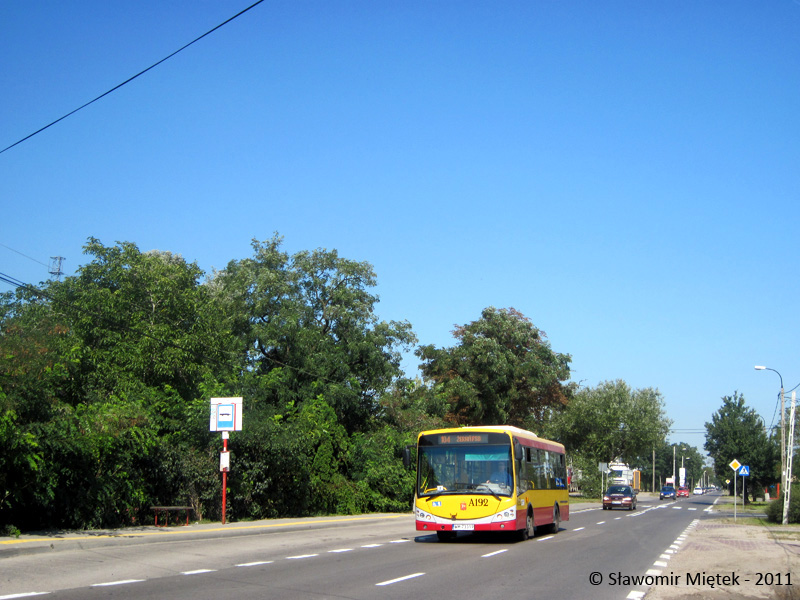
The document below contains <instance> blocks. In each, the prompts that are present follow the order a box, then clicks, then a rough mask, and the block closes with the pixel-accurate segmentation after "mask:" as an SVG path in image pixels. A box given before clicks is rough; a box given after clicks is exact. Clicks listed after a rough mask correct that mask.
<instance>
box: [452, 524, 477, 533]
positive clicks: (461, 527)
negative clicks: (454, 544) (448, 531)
mask: <svg viewBox="0 0 800 600" xmlns="http://www.w3.org/2000/svg"><path fill="white" fill-rule="evenodd" d="M473 529H475V525H473V524H472V523H456V524H455V525H453V531H472V530H473Z"/></svg>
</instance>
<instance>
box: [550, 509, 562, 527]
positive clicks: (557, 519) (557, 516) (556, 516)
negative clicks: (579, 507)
mask: <svg viewBox="0 0 800 600" xmlns="http://www.w3.org/2000/svg"><path fill="white" fill-rule="evenodd" d="M560 527H561V512H560V511H559V510H558V506H554V507H553V523H552V524H551V525H550V533H558V530H559V528H560Z"/></svg>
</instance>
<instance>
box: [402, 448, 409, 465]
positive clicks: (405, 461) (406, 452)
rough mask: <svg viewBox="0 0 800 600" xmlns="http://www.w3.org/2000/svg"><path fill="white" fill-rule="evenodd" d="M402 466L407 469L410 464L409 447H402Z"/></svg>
mask: <svg viewBox="0 0 800 600" xmlns="http://www.w3.org/2000/svg"><path fill="white" fill-rule="evenodd" d="M403 466H404V467H405V468H406V469H407V468H409V467H410V466H411V448H409V447H408V446H406V447H405V448H403Z"/></svg>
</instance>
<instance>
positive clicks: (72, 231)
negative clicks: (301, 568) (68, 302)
mask: <svg viewBox="0 0 800 600" xmlns="http://www.w3.org/2000/svg"><path fill="white" fill-rule="evenodd" d="M249 4H251V2H250V1H248V0H245V1H242V2H240V1H233V0H229V1H227V0H226V1H213V2H212V1H210V0H198V1H194V2H189V1H178V0H176V1H172V2H155V1H149V0H137V1H135V2H133V1H127V0H120V1H114V2H99V1H83V2H60V1H55V0H50V1H41V0H25V1H23V0H8V1H6V2H3V3H2V4H0V56H2V57H3V60H2V63H3V67H2V69H0V90H2V93H0V148H4V147H6V146H8V145H10V144H13V143H14V142H16V141H17V140H18V139H20V138H22V137H24V136H26V135H28V134H30V133H32V132H33V131H35V130H37V129H38V128H40V127H42V126H44V125H46V124H47V123H49V122H51V121H53V120H55V119H57V118H59V117H61V116H62V115H64V114H65V113H67V112H69V111H71V110H73V109H75V108H77V107H78V106H80V105H82V104H83V103H85V102H87V101H89V100H91V99H92V98H94V97H96V96H98V95H99V94H101V93H103V92H105V91H107V90H108V89H110V88H112V87H114V86H115V85H117V84H119V83H121V82H122V81H124V80H125V79H127V78H128V77H130V76H132V75H134V74H136V73H138V72H139V71H141V70H142V69H144V68H146V67H148V66H150V65H151V64H153V63H155V62H156V61H158V60H160V59H162V58H164V57H165V56H167V55H168V54H170V53H171V52H173V51H175V50H177V49H178V48H180V47H181V46H183V45H184V44H186V43H188V42H189V41H191V40H192V39H194V38H196V37H197V36H199V35H201V34H203V33H205V32H206V31H208V30H209V29H211V28H212V27H214V26H216V25H218V24H219V23H221V22H222V21H224V20H226V19H227V18H229V17H231V16H233V15H234V14H236V13H237V12H239V11H240V10H242V9H243V8H245V7H247V6H248V5H249ZM799 179H800V3H799V2H796V1H788V0H783V1H779V0H774V1H772V2H768V3H759V2H752V1H751V0H747V1H724V2H723V1H718V2H670V3H661V4H660V5H654V3H642V2H634V1H629V2H616V1H610V2H594V1H592V2H549V1H548V2H540V1H534V0H530V1H525V2H500V3H498V2H488V1H487V2H445V1H428V2H414V1H407V0H404V1H402V2H392V1H388V2H373V1H334V2H330V1H314V2H308V1H299V2H288V1H269V2H264V3H262V4H261V5H259V6H258V7H256V8H254V9H253V10H251V11H250V12H248V13H246V14H245V15H243V16H241V17H240V18H238V19H236V20H234V21H233V22H231V23H229V24H228V25H226V26H225V27H223V28H221V29H219V30H218V31H216V32H215V33H213V34H211V35H210V36H208V37H206V38H204V39H203V40H201V41H199V42H198V43H196V44H194V45H193V46H191V47H190V48H188V49H187V50H185V51H183V52H182V53H180V54H178V55H177V56H175V57H174V58H172V59H170V60H169V61H167V62H165V63H163V64H161V65H160V66H159V67H157V68H155V69H154V70H152V71H150V72H148V73H147V74H145V75H143V76H142V77H140V78H138V79H136V80H135V81H133V82H131V83H130V84H128V85H126V86H125V87H123V88H121V89H119V90H117V91H116V92H114V93H112V94H110V95H108V96H106V97H105V98H103V99H102V100H100V101H98V102H96V103H95V104H93V105H91V106H90V107H88V108H86V109H84V110H82V111H80V112H78V113H76V114H75V115H73V116H71V117H70V118H68V119H66V120H64V121H62V122H61V123H59V124H57V125H55V126H53V127H51V128H50V129H48V130H46V131H44V132H43V133H41V134H39V135H37V136H35V137H33V138H31V139H29V140H27V141H26V142H24V143H22V144H20V145H18V146H16V147H14V148H12V149H11V150H8V151H6V152H4V153H2V154H0V202H2V213H0V214H2V218H1V219H0V244H3V245H2V246H0V272H2V273H5V274H7V275H11V276H13V277H16V278H18V279H21V280H23V281H26V282H30V283H37V282H39V281H42V280H44V279H46V278H47V277H48V273H47V268H46V267H45V266H43V264H40V263H45V264H46V263H48V262H49V257H50V256H56V255H60V256H64V257H65V258H66V262H65V263H64V268H65V272H66V273H67V274H71V273H73V272H74V271H75V269H76V268H77V267H78V266H79V265H81V264H84V263H85V262H86V260H87V257H85V256H84V255H83V254H82V246H83V245H84V243H85V242H86V239H87V238H88V237H89V236H94V237H97V238H99V239H100V240H101V241H102V242H103V243H104V244H106V245H112V244H114V243H115V242H116V241H131V242H134V243H136V244H137V245H138V246H139V248H140V249H141V250H142V251H147V250H151V249H160V250H170V251H172V252H174V253H180V254H182V255H183V256H184V257H185V258H186V259H187V260H190V261H196V262H197V263H198V264H199V266H200V267H201V268H203V269H204V270H206V271H210V270H211V269H212V268H217V269H220V268H224V267H225V265H226V264H227V263H228V261H230V260H233V259H242V258H246V257H248V256H250V255H251V247H250V241H251V239H252V238H258V239H261V240H265V239H268V238H270V237H271V236H272V234H273V232H275V231H277V232H279V233H280V234H281V235H283V236H284V237H285V245H284V248H285V249H286V250H287V251H289V252H295V251H298V250H306V249H313V248H328V249H334V248H335V249H337V250H338V251H339V253H340V254H341V255H342V256H344V257H347V258H350V259H354V260H361V261H368V262H370V263H372V264H373V265H374V267H375V269H376V272H377V274H378V281H379V287H378V289H377V293H379V295H380V297H381V302H380V304H379V305H378V307H377V308H378V313H379V316H380V317H381V318H383V319H387V320H388V319H396V320H404V319H407V320H408V321H410V322H411V323H412V325H413V327H414V330H415V332H416V334H417V336H418V337H419V340H420V342H421V343H424V344H435V345H437V346H449V345H452V344H453V343H454V340H453V338H452V335H451V331H452V329H453V325H454V324H464V323H467V322H469V321H472V320H475V319H477V318H478V317H479V315H480V312H481V310H482V309H483V308H484V307H487V306H496V307H498V308H505V307H514V308H516V309H518V310H520V311H521V312H522V313H524V314H525V315H526V316H528V317H529V318H530V319H531V320H532V321H533V323H534V324H535V325H536V326H537V327H539V328H540V329H542V330H543V331H545V332H546V333H547V335H548V338H549V340H550V342H551V344H552V347H553V348H554V349H555V350H556V351H559V352H564V353H569V354H571V355H572V357H573V363H572V368H573V378H574V380H575V381H579V382H581V383H582V384H583V385H587V386H594V385H596V384H598V383H599V382H601V381H604V380H614V379H624V380H625V381H627V382H628V383H629V384H630V385H631V386H633V387H635V388H644V387H654V388H658V389H659V390H660V391H661V392H662V394H663V395H664V397H665V400H666V405H667V410H668V413H669V416H670V417H671V418H672V419H673V420H674V427H675V428H676V429H693V430H698V429H702V428H703V424H704V423H705V422H706V421H708V420H709V419H710V418H711V414H712V413H713V412H714V411H716V410H717V409H718V408H719V406H720V405H721V397H722V396H724V395H729V394H732V393H733V392H734V391H735V390H738V391H739V392H741V393H743V394H744V395H745V397H746V399H747V402H748V404H749V405H750V406H752V407H753V408H755V409H756V410H757V411H758V412H759V413H760V414H761V415H762V416H763V417H764V419H765V420H766V422H767V424H770V423H771V422H772V421H773V415H774V411H775V399H776V397H777V393H778V389H779V380H778V377H777V376H776V375H775V374H774V373H771V372H757V371H755V370H754V369H753V366H754V365H756V364H765V365H768V366H770V367H773V368H775V369H778V370H779V371H780V372H781V373H782V375H783V377H784V382H785V384H786V387H787V389H788V388H791V387H793V386H794V385H796V384H797V383H800V363H798V361H797V360H796V358H797V355H798V349H797V347H796V345H797V341H798V324H799V322H798V321H799V319H798V304H800V290H799V289H798V281H797V273H796V272H795V269H796V268H797V266H798V260H797V259H798V247H799V246H800V240H796V239H795V235H794V234H795V229H794V228H795V225H796V223H797V222H798V213H799V212H800V208H798V205H799V204H800V203H799V202H798V199H799V198H798V196H799V195H800V192H799V191H798V189H799V188H798V180H799ZM9 248H11V249H13V250H15V251H16V252H15V251H12V250H10V249H9ZM19 253H22V254H24V255H26V256H27V257H31V258H33V259H36V260H31V258H26V256H22V255H21V254H19ZM36 261H40V262H36ZM6 289H11V288H10V286H8V285H6V284H2V285H0V290H6ZM406 367H407V371H408V374H409V375H412V376H413V375H415V374H416V373H417V371H416V362H415V361H414V359H413V357H411V358H409V359H408V360H407V361H406ZM672 439H673V441H677V440H679V439H680V440H683V441H687V442H689V443H692V444H693V445H696V446H698V447H702V444H703V441H704V437H703V436H702V435H689V434H682V433H677V434H674V435H673V436H672Z"/></svg>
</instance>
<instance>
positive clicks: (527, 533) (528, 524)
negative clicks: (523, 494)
mask: <svg viewBox="0 0 800 600" xmlns="http://www.w3.org/2000/svg"><path fill="white" fill-rule="evenodd" d="M535 535H536V526H535V525H534V524H533V512H532V511H531V510H530V509H528V516H527V517H526V518H525V529H523V530H521V531H520V532H519V537H520V540H522V541H523V542H524V541H525V540H528V539H530V538H532V537H533V536H535Z"/></svg>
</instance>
